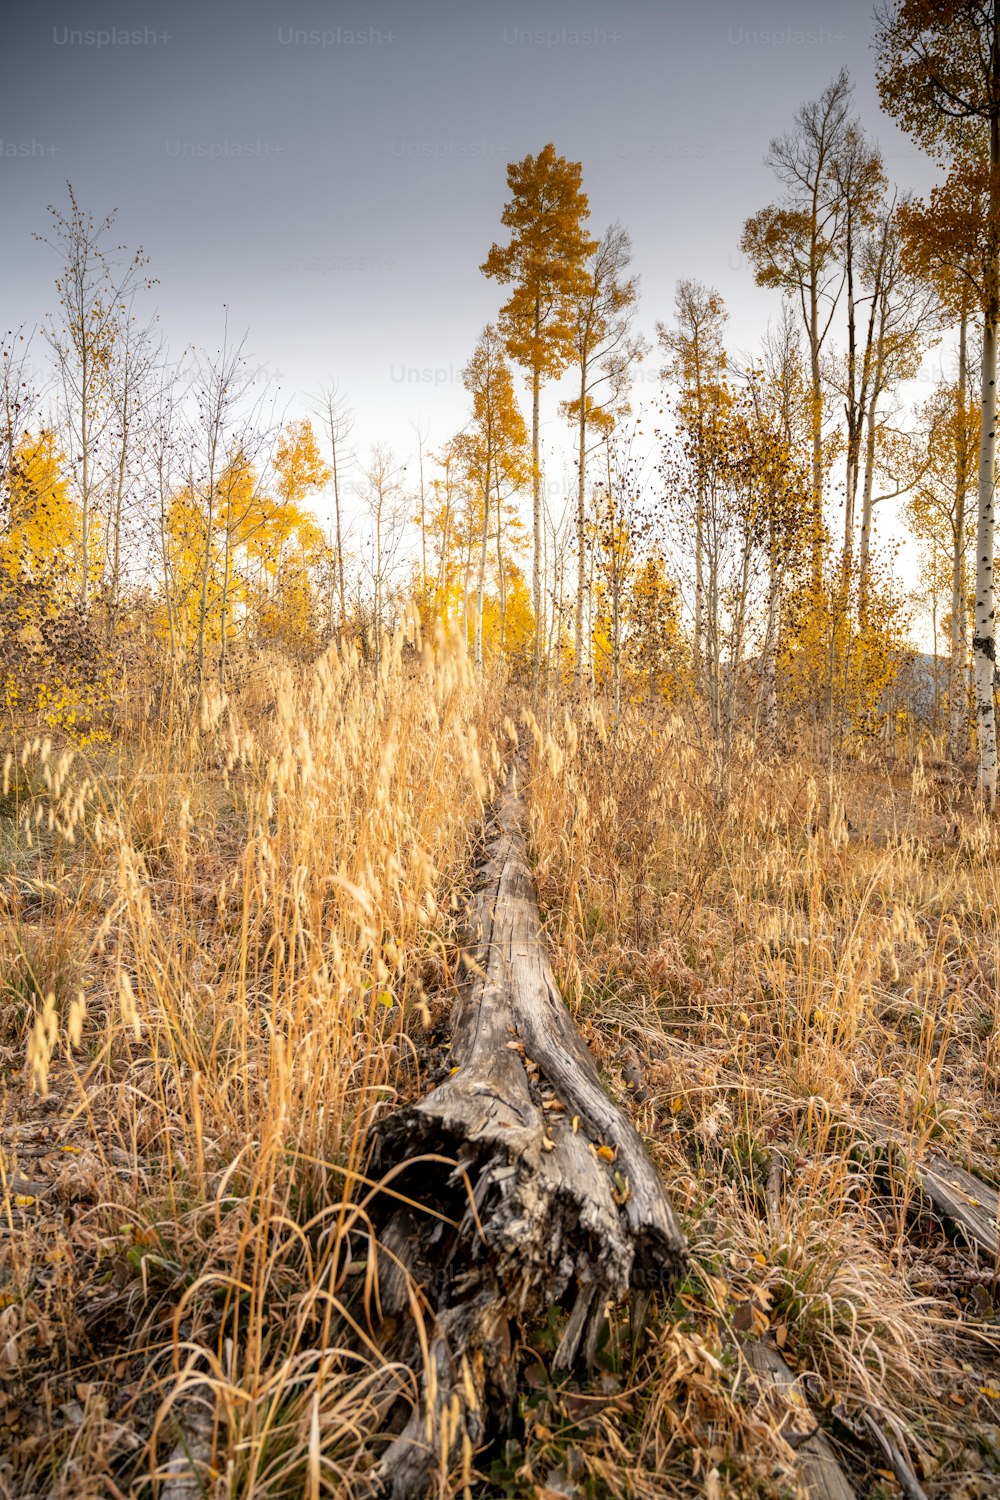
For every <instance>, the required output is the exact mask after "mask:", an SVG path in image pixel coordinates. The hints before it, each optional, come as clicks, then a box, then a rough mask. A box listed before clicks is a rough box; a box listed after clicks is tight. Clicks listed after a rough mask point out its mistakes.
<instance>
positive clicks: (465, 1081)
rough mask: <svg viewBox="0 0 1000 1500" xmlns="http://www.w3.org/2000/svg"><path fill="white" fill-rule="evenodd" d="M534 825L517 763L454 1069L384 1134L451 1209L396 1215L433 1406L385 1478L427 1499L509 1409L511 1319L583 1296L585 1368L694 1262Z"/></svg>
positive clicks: (388, 1152) (385, 1158) (417, 1196)
mask: <svg viewBox="0 0 1000 1500" xmlns="http://www.w3.org/2000/svg"><path fill="white" fill-rule="evenodd" d="M524 822H525V810H524V804H523V800H522V798H521V795H520V792H519V790H518V787H517V782H516V773H515V772H513V771H512V772H511V773H510V775H509V777H508V781H507V785H506V788H505V790H504V793H503V795H502V797H501V802H500V808H499V813H498V816H497V820H496V830H495V833H494V836H493V838H492V840H491V842H490V844H489V847H488V858H487V862H486V865H485V867H484V871H483V882H482V888H481V890H480V892H479V894H478V897H477V900H476V911H475V923H476V926H477V927H478V930H479V931H478V938H479V941H478V947H477V954H476V958H475V960H474V961H473V963H472V965H470V967H471V969H472V972H473V973H474V974H475V976H476V977H475V981H474V982H473V983H472V984H470V985H469V986H468V987H467V989H466V991H465V993H464V994H463V995H462V996H461V998H460V999H459V1000H458V1002H457V1003H456V1007H455V1013H454V1017H453V1037H452V1047H451V1055H452V1057H453V1059H454V1063H455V1071H454V1072H453V1073H452V1074H451V1076H449V1077H448V1078H447V1079H446V1080H445V1081H444V1082H443V1083H441V1084H440V1085H439V1086H438V1087H437V1088H435V1089H433V1090H432V1091H431V1092H430V1093H428V1094H427V1095H425V1097H424V1098H422V1099H421V1100H419V1101H418V1102H417V1103H416V1104H414V1105H413V1106H411V1107H410V1108H408V1109H406V1110H405V1111H402V1112H400V1113H398V1114H396V1115H394V1116H392V1117H390V1119H389V1120H387V1121H386V1122H385V1123H384V1124H383V1125H382V1126H381V1128H380V1132H379V1154H380V1167H381V1168H382V1169H385V1168H387V1167H396V1168H397V1171H396V1174H395V1176H394V1178H393V1188H394V1191H397V1192H402V1193H405V1194H406V1195H407V1196H408V1197H409V1198H410V1199H411V1200H413V1201H418V1202H420V1203H421V1204H422V1205H423V1206H425V1207H426V1208H428V1209H432V1210H433V1211H435V1212H436V1214H437V1215H438V1216H437V1217H434V1216H432V1215H427V1216H426V1217H424V1216H422V1215H413V1214H410V1213H409V1212H407V1214H406V1220H407V1222H406V1224H405V1225H403V1226H402V1227H401V1221H400V1212H399V1211H398V1210H397V1212H396V1214H395V1215H394V1221H393V1224H392V1226H391V1231H392V1236H393V1240H394V1244H395V1245H396V1247H397V1248H396V1249H395V1250H394V1251H393V1254H392V1256H391V1257H390V1260H391V1264H392V1265H393V1266H398V1265H399V1264H400V1263H402V1264H404V1265H405V1266H406V1267H407V1270H408V1272H409V1274H410V1275H411V1276H412V1277H413V1279H414V1280H415V1281H416V1282H418V1283H419V1284H420V1285H421V1288H422V1295H423V1296H424V1298H425V1299H426V1302H427V1304H428V1306H429V1313H428V1315H427V1316H426V1317H425V1327H426V1338H427V1346H428V1349H429V1358H428V1360H427V1362H426V1368H425V1373H424V1376H423V1384H422V1392H421V1401H420V1405H419V1406H418V1407H417V1408H416V1409H415V1410H414V1412H413V1414H412V1417H411V1419H410V1421H409V1423H408V1425H407V1427H406V1429H405V1430H404V1431H403V1432H402V1433H401V1434H400V1435H399V1436H398V1437H397V1438H396V1439H394V1441H393V1443H392V1444H391V1445H390V1447H389V1448H388V1449H387V1450H386V1452H385V1453H384V1454H383V1456H382V1459H381V1461H380V1466H379V1471H378V1480H379V1482H380V1483H381V1485H382V1487H383V1489H384V1490H385V1491H386V1492H387V1493H389V1494H391V1495H392V1496H393V1497H402V1496H409V1495H416V1494H419V1493H421V1491H422V1487H423V1486H424V1485H425V1484H426V1482H427V1479H428V1476H429V1474H430V1472H431V1469H432V1467H433V1466H434V1465H435V1464H436V1465H437V1466H438V1467H439V1469H440V1468H442V1467H444V1466H446V1465H447V1464H448V1463H449V1462H454V1461H455V1460H456V1457H457V1455H459V1454H460V1453H461V1452H462V1450H463V1445H464V1444H466V1442H469V1443H471V1444H472V1445H473V1446H475V1445H476V1444H477V1443H479V1442H480V1441H482V1439H483V1436H484V1434H485V1433H486V1432H487V1431H488V1430H489V1429H490V1428H491V1426H496V1424H497V1423H498V1422H499V1421H502V1420H504V1419H505V1418H506V1414H507V1413H508V1412H509V1410H510V1405H511V1401H512V1399H513V1395H514V1391H515V1383H516V1372H515V1370H514V1367H513V1361H512V1356H511V1349H512V1346H513V1343H514V1338H512V1333H511V1324H512V1323H513V1324H515V1325H516V1323H517V1322H518V1320H520V1319H521V1318H525V1317H531V1316H535V1315H538V1314H540V1313H544V1311H545V1309H546V1308H548V1307H551V1306H552V1305H553V1304H555V1303H558V1302H560V1301H563V1300H564V1299H566V1298H573V1299H574V1300H573V1305H572V1309H571V1312H570V1316H569V1319H568V1322H567V1325H566V1328H565V1331H564V1333H563V1336H562V1340H561V1343H560V1345H559V1348H558V1349H557V1351H556V1356H555V1362H556V1364H557V1365H559V1366H560V1367H562V1368H568V1367H570V1366H572V1365H573V1364H575V1363H576V1362H577V1361H578V1359H580V1358H581V1356H582V1357H583V1358H584V1359H585V1360H586V1361H587V1362H588V1363H589V1362H591V1361H592V1359H593V1355H594V1353H595V1351H596V1344H597V1339H598V1337H599V1334H600V1330H601V1327H602V1325H603V1322H604V1316H605V1307H606V1304H607V1301H608V1299H609V1298H615V1299H620V1298H623V1297H625V1296H626V1295H627V1294H629V1293H630V1292H639V1293H641V1292H642V1291H645V1290H648V1289H649V1288H651V1287H653V1286H657V1285H663V1286H669V1285H670V1284H671V1283H672V1282H673V1280H674V1278H675V1277H676V1276H677V1274H678V1273H679V1272H680V1271H681V1269H682V1267H683V1266H684V1264H685V1259H686V1245H685V1240H684V1236H683V1234H682V1232H681V1229H680V1227H679V1225H678V1222H677V1219H676V1218H675V1216H674V1213H673V1210H672V1208H671V1206H670V1203H669V1200H668V1198H667V1196H666V1193H665V1191H664V1188H663V1185H662V1183H661V1181H660V1179H659V1176H658V1175H657V1172H656V1170H655V1168H654V1167H653V1165H652V1163H651V1162H650V1160H649V1158H648V1156H647V1155H646V1151H645V1148H644V1146H643V1144H642V1141H641V1139H640V1137H639V1135H638V1133H637V1132H636V1130H635V1128H634V1127H633V1125H632V1124H631V1122H630V1121H629V1120H628V1119H627V1118H626V1116H625V1115H624V1114H623V1113H622V1111H621V1110H620V1109H619V1108H618V1107H617V1106H616V1105H615V1104H614V1103H612V1101H611V1100H610V1099H609V1098H608V1096H607V1094H606V1093H605V1092H604V1089H603V1087H602V1085H601V1081H600V1078H599V1077H598V1074H597V1070H596V1068H595V1066H594V1062H593V1059H592V1058H591V1056H590V1053H589V1051H588V1050H587V1047H586V1045H585V1043H584V1041H583V1039H582V1037H581V1036H580V1033H579V1031H578V1030H577V1028H576V1026H575V1025H574V1023H573V1021H572V1018H571V1017H570V1015H569V1012H568V1011H567V1009H566V1006H565V1004H564V1003H563V1000H562V998H561V996H560V994H559V990H558V987H557V985H556V982H555V979H554V977H553V974H552V970H551V968H550V965H549V961H548V958H547V956H546V953H545V947H544V943H543V940H542V935H541V919H540V916H539V912H538V906H537V902H536V899H535V892H534V885H533V881H532V877H531V872H530V869H529V866H528V860H527V850H526V847H525V840H524V834H523V831H522V829H523V826H524ZM407 1161H412V1163H413V1165H412V1166H410V1167H409V1168H405V1169H404V1170H402V1171H399V1170H398V1168H399V1164H400V1163H404V1162H407ZM442 1162H447V1163H448V1165H447V1166H444V1165H442ZM452 1162H454V1163H456V1165H455V1166H454V1167H452V1166H451V1165H450V1164H451V1163H452ZM441 1214H446V1215H447V1217H448V1219H449V1220H450V1221H451V1223H452V1224H454V1223H455V1222H456V1221H457V1228H455V1229H451V1228H449V1227H448V1224H447V1222H446V1221H445V1220H444V1219H442V1218H441V1217H440V1215H441ZM382 1247H383V1254H384V1252H385V1234H383V1235H382ZM387 1264H388V1262H387ZM381 1300H382V1304H383V1309H384V1308H385V1296H384V1295H383V1296H382V1298H381ZM400 1305H402V1303H401V1304H400ZM466 1451H467V1450H466Z"/></svg>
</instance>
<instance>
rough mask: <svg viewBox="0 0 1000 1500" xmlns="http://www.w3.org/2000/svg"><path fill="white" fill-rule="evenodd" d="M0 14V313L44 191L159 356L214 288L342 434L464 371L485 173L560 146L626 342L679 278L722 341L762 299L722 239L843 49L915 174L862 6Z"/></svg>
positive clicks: (442, 400) (453, 415) (154, 9)
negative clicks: (618, 252)
mask: <svg viewBox="0 0 1000 1500" xmlns="http://www.w3.org/2000/svg"><path fill="white" fill-rule="evenodd" d="M4 28H5V33H6V34H5V37H4V45H3V49H2V55H3V61H2V64H0V69H2V88H0V137H2V142H3V145H2V155H0V183H2V203H3V214H2V216H0V253H2V263H3V277H2V280H0V326H3V327H11V326H13V327H17V326H19V325H20V324H22V323H26V324H28V325H32V324H34V323H36V322H38V321H39V320H40V319H41V317H42V316H43V315H44V313H45V312H46V311H48V310H49V309H50V308H51V306H52V303H53V300H54V299H53V290H52V277H53V273H54V270H55V258H54V256H53V254H52V252H51V251H49V250H47V249H46V247H45V246H43V245H39V244H37V243H36V242H35V241H34V240H33V239H32V233H33V231H37V232H44V231H45V229H46V223H47V213H46V205H47V204H49V203H57V204H59V205H60V206H62V205H64V204H65V196H66V195H65V182H66V180H67V179H69V180H70V181H72V183H73V185H74V187H75V189H76V191H77V195H78V197H79V199H80V201H81V204H82V205H83V206H84V207H85V208H89V209H91V210H92V211H93V212H94V213H95V215H98V216H99V215H103V214H104V213H106V212H108V211H109V210H111V209H113V208H116V209H117V210H118V220H117V228H118V235H117V238H119V239H121V240H123V241H125V242H126V243H128V244H129V245H135V244H138V243H141V244H142V246H143V247H144V248H145V249H146V251H147V252H148V253H149V254H150V255H151V257H152V262H153V271H154V274H156V275H157V276H158V277H159V279H160V284H159V285H158V286H157V287H156V288H155V290H154V291H153V292H152V293H151V294H150V296H151V301H152V302H153V303H154V304H155V306H156V307H157V308H158V309H159V314H160V321H161V325H162V330H163V333H164V335H165V336H166V338H167V339H168V341H169V343H170V345H171V347H172V348H173V349H174V350H175V351H177V352H179V351H180V350H181V348H182V347H183V346H184V345H187V344H195V345H206V346H211V347H215V346H216V345H217V343H218V340H219V336H220V333H221V328H222V318H223V304H224V303H228V304H229V308H230V326H231V328H235V329H237V330H238V331H240V332H242V330H243V329H244V328H248V329H249V333H250V337H249V341H248V347H249V349H250V351H251V352H252V354H253V356H254V357H255V359H258V360H261V361H264V362H266V363H267V364H268V365H269V366H270V368H271V370H272V371H273V372H275V373H276V374H277V376H278V378H279V381H280V385H281V387H282V401H283V403H284V402H287V405H288V409H289V412H290V414H293V415H294V414H298V413H300V412H303V411H304V410H305V409H306V398H307V394H308V393H309V392H311V391H314V390H315V389H316V388H317V387H318V386H319V385H320V384H321V383H322V382H323V381H325V380H327V379H329V378H330V377H334V378H336V379H338V380H339V381H340V382H341V384H342V386H343V388H344V389H345V391H346V392H347V394H348V396H349V398H350V400H351V402H352V404H353V406H354V408H355V410H356V412H357V422H358V438H359V441H360V444H361V446H362V447H364V446H365V445H367V443H368V442H370V441H372V440H373V439H375V438H378V437H384V438H386V439H388V440H389V441H390V442H393V443H394V444H395V446H396V447H397V448H398V449H399V450H400V451H401V452H404V451H405V450H407V449H410V450H411V451H412V449H413V436H412V431H411V428H410V423H411V422H413V421H416V420H417V419H418V418H420V419H422V421H423V422H424V423H425V424H426V425H427V426H429V428H430V442H431V445H432V446H434V445H435V444H437V443H440V442H441V441H443V440H444V439H445V438H446V437H447V436H449V434H450V433H451V432H452V431H453V430H454V429H455V428H456V427H458V426H459V425H461V423H462V421H463V420H464V413H465V400H464V392H463V390H462V388H461V384H460V371H461V368H462V365H463V364H464V363H465V361H466V359H467V358H468V356H469V354H470V352H471V349H472V346H473V344H474V342H475V339H476V336H477V334H478V333H479V330H480V329H481V327H482V326H483V324H484V323H486V322H487V321H488V320H489V319H490V318H491V317H493V316H494V314H495V312H496V309H497V307H498V305H499V302H500V300H501V297H500V289H499V288H497V287H496V285H495V284H493V283H490V282H487V281H486V280H485V279H484V277H483V276H482V275H481V274H480V272H479V269H478V267H479V264H480V262H481V261H482V260H483V258H484V256H485V254H486V252H487V250H488V249H489V246H490V243H491V241H492V240H493V239H494V238H499V237H501V229H500V224H499V215H500V212H501V209H502V207H503V203H504V200H505V196H506V182H505V168H506V164H507V162H508V161H510V160H512V159H514V158H517V157H521V156H523V155H524V154H525V153H526V152H528V151H532V152H533V151H537V150H538V149H539V148H540V147H541V146H542V145H544V144H545V143H546V142H547V141H549V140H552V141H554V142H555V144H556V147H557V149H558V150H559V152H560V153H562V154H563V155H566V156H569V157H572V158H575V159H578V160H580V161H582V163H583V168H584V186H585V188H586V190H587V192H588V193H589V196H590V202H591V209H592V217H591V226H592V228H593V229H595V230H596V231H598V232H600V230H602V229H603V228H604V227H605V226H606V225H607V224H608V223H609V222H610V221H612V220H614V219H621V220H622V222H623V223H624V224H625V225H626V226H627V227H628V228H629V229H630V231H631V233H632V236H633V240H634V246H635V267H636V269H637V271H638V272H639V273H640V275H641V278H642V286H641V305H640V322H641V325H642V326H643V328H644V329H645V331H646V332H647V334H649V335H651V334H652V330H653V324H654V323H655V321H656V319H657V318H669V317H670V315H671V310H672V302H673V291H674V284H675V282H676V281H677V279H678V278H679V277H681V276H696V277H698V278H700V279H701V280H703V281H706V282H708V283H710V284H712V285H714V286H716V287H717V288H718V289H719V290H720V291H721V292H722V293H723V295H724V297H725V298H726V300H727V303H728V305H729V309H730V314H731V323H730V330H731V343H732V345H733V346H734V347H735V348H737V349H742V350H748V349H751V348H753V347H754V346H755V344H756V343H757V340H758V339H759V336H760V334H761V332H762V331H763V328H764V326H765V324H766V322H767V320H768V318H769V317H770V316H773V315H774V314H775V312H776V310H777V304H776V299H775V294H773V293H770V292H764V291H761V290H759V289H757V288H755V286H754V284H753V278H752V275H751V272H750V270H749V268H748V267H747V266H746V265H745V264H744V263H743V261H742V259H741V257H740V254H739V248H738V246H739V238H740V230H741V226H742V224H743V221H744V220H745V219H746V217H747V216H748V215H749V214H750V213H752V212H753V211H754V210H756V209H757V208H759V207H760V206H762V205H763V204H764V203H766V202H768V201H769V200H770V199H771V198H772V197H773V196H774V195H775V186H774V183H773V180H772V178H771V176H770V174H769V173H768V172H767V170H766V168H765V167H764V166H763V164H762V157H763V155H764V152H765V151H766V149H767V145H768V141H769V140H770V139H771V137H772V136H773V135H775V134H777V133H779V132H781V131H782V130H784V129H785V128H786V127H788V126H789V125H790V124H791V122H792V117H793V114H794V111H795V110H796V108H797V106H798V105H799V104H801V103H802V102H803V101H804V100H806V99H809V98H813V97H815V96H816V95H817V94H818V93H819V92H820V91H821V90H822V89H823V87H824V86H825V85H826V84H827V83H828V82H829V81H830V79H831V78H832V77H833V76H834V75H835V74H836V73H837V71H838V70H839V69H840V68H841V67H842V66H844V65H846V66H847V67H848V68H849V70H850V72H851V75H852V78H853V79H854V81H855V85H856V95H855V99H856V106H857V109H858V112H859V113H860V115H861V117H862V119H863V121H864V122H865V124H866V125H867V126H868V127H869V129H870V130H871V131H872V133H873V134H875V135H876V136H877V137H878V138H879V139H880V141H881V142H882V145H883V148H884V151H885V155H886V158H887V166H888V169H889V172H890V175H891V176H893V177H894V178H895V179H896V180H897V181H898V182H899V184H900V185H901V186H903V187H913V188H916V189H918V190H924V189H926V187H927V186H928V184H929V183H930V182H931V181H932V180H933V172H934V169H933V168H932V167H931V166H930V164H929V163H928V162H927V161H926V159H925V158H923V157H922V156H921V154H920V153H919V152H918V151H917V149H916V147H915V146H914V145H913V144H912V143H911V142H910V141H909V140H908V139H907V138H906V137H904V136H902V135H900V134H899V132H898V131H896V129H895V127H893V126H892V125H891V124H890V122H889V121H888V120H887V119H885V118H884V117H882V116H881V115H880V113H879V109H878V103H877V97H876V93H875V86H874V67H873V55H872V52H871V37H872V29H873V28H872V19H871V5H870V3H869V0H842V3H840V4H838V5H831V4H821V3H816V0H775V3H772V4H761V3H756V4H755V3H753V0H749V3H742V4H741V3H738V0H703V3H697V0H672V3H669V0H621V3H619V4H615V5H613V6H611V5H599V4H594V3H591V0H581V3H577V4H572V5H571V4H565V3H563V4H559V3H554V0H541V3H534V4H525V3H515V4H507V5H488V4H473V3H456V0H430V3H423V4H421V3H417V0H413V3H409V4H407V3H402V0H390V3H386V4H377V3H376V4H368V5H366V4H360V3H333V0H329V3H325V4H324V3H319V0H302V3H293V4H290V5H287V6H286V5H280V4H275V3H270V4H269V3H263V0H243V3H233V0H224V3H203V4H200V5H194V4H191V3H190V0H179V3H175V4H170V5H164V4H159V3H153V4H148V5H135V6H128V5H119V4H91V5H79V4H77V5H70V4H66V3H59V4H52V3H50V0H39V3H37V4H32V5H30V6H23V7H18V8H17V10H16V11H13V12H8V15H7V19H5V22H4ZM81 33H82V35H81ZM101 33H105V35H104V36H101ZM107 33H111V34H112V39H110V40H109V38H108V36H107ZM115 33H117V34H115ZM122 33H128V34H129V38H130V39H129V41H128V42H126V40H125V39H124V37H123V36H122ZM654 365H655V359H654V360H651V361H650V370H649V377H648V378H649V379H650V380H651V379H652V371H653V366H654ZM648 389H649V390H650V391H651V390H652V386H651V385H650V386H649V387H648ZM555 406H556V399H555V396H554V394H550V396H549V397H548V399H547V400H546V403H545V411H544V416H545V418H546V426H545V436H546V439H547V441H548V443H549V444H550V446H551V445H554V444H556V443H558V442H561V431H562V427H563V424H562V423H561V422H560V421H559V419H558V417H557V415H556V410H555ZM553 451H554V450H553ZM552 462H553V465H554V464H555V462H556V461H555V460H554V459H553V460H552ZM559 462H560V464H561V460H559Z"/></svg>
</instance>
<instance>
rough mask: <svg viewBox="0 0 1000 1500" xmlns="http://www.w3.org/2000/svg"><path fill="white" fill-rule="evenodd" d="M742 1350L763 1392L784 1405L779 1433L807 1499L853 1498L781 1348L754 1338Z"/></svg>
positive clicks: (825, 1436) (852, 1490) (831, 1499)
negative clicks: (753, 1340) (792, 1453)
mask: <svg viewBox="0 0 1000 1500" xmlns="http://www.w3.org/2000/svg"><path fill="white" fill-rule="evenodd" d="M743 1353H744V1355H745V1357H746V1361H747V1364H748V1365H749V1366H750V1368H751V1370H752V1371H753V1372H754V1374H755V1375H756V1377H757V1379H758V1381H759V1382H760V1383H761V1385H762V1386H763V1387H764V1389H765V1391H766V1390H767V1389H768V1388H769V1389H770V1390H771V1391H773V1392H774V1396H775V1398H776V1399H777V1400H778V1401H779V1402H780V1404H781V1407H782V1408H783V1410H782V1415H781V1436H782V1437H783V1438H784V1440H785V1442H786V1443H787V1444H788V1446H789V1447H790V1448H791V1449H792V1450H793V1451H794V1453H795V1467H796V1471H797V1474H798V1478H799V1481H800V1483H801V1485H802V1488H803V1489H804V1490H805V1492H806V1494H807V1495H808V1496H809V1500H855V1491H854V1487H853V1486H852V1485H851V1484H850V1482H849V1481H848V1479H847V1476H846V1474H845V1473H844V1471H843V1469H842V1468H841V1467H840V1464H839V1463H838V1462H837V1455H836V1454H835V1453H834V1451H833V1446H832V1444H831V1442H830V1439H829V1438H828V1437H827V1435H826V1433H825V1432H824V1431H823V1429H822V1428H821V1427H820V1426H819V1424H818V1422H817V1421H816V1419H815V1417H814V1416H813V1414H812V1410H811V1408H810V1406H809V1402H808V1401H807V1399H806V1397H805V1395H804V1394H803V1392H802V1390H801V1389H800V1387H799V1384H798V1382H797V1381H796V1378H795V1376H794V1374H793V1373H792V1371H791V1370H790V1369H789V1368H788V1365H787V1364H786V1363H785V1360H784V1357H783V1356H782V1354H781V1353H780V1351H779V1350H778V1349H775V1348H774V1347H773V1345H771V1344H765V1343H762V1342H760V1341H755V1342H754V1343H749V1344H744V1345H743Z"/></svg>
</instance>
